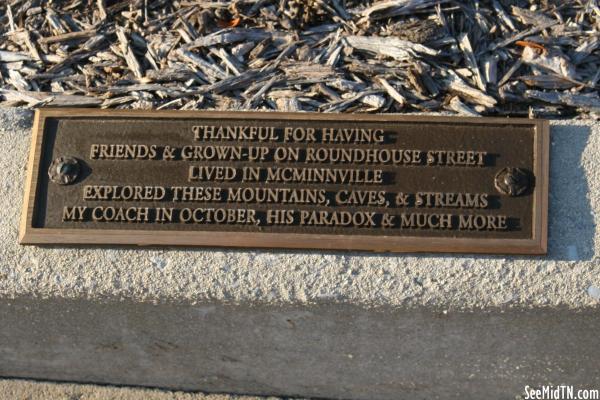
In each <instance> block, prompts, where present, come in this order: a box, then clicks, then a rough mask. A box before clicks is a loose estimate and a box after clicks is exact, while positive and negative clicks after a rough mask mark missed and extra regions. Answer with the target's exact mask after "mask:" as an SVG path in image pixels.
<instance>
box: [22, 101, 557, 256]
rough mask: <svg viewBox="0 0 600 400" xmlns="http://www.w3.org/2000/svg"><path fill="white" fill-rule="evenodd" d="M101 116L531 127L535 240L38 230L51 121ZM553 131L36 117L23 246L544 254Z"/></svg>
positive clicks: (536, 124) (69, 112) (415, 118)
mask: <svg viewBox="0 0 600 400" xmlns="http://www.w3.org/2000/svg"><path fill="white" fill-rule="evenodd" d="M53 117H60V118H76V117H96V118H102V117H104V118H114V117H121V118H122V117H129V118H132V119H135V118H144V119H148V118H169V119H179V118H188V119H189V118H203V119H221V118H231V117H235V118H247V119H249V120H251V119H257V120H264V119H278V120H294V121H307V120H311V121H354V122H362V121H369V122H373V121H375V122H376V121H379V122H395V121H398V122H400V121H402V122H407V121H408V122H435V123H453V124H456V123H460V124H467V125H469V124H480V125H481V124H502V123H510V124H512V125H526V126H529V127H533V128H534V155H533V156H534V157H533V159H534V174H535V177H536V186H535V189H534V194H533V196H534V198H533V211H532V212H533V218H532V228H533V229H532V230H533V235H532V238H531V239H485V238H448V237H411V236H386V235H377V236H375V235H327V234H306V233H265V232H224V231H221V232H219V231H204V232H203V231H160V230H154V231H153V230H127V229H51V228H34V227H33V211H34V207H35V199H36V197H37V191H38V179H39V174H40V171H39V167H40V165H39V164H40V159H41V155H42V154H41V153H42V149H43V140H44V127H45V122H46V119H47V118H53ZM549 143H550V128H549V123H548V121H546V120H533V119H524V118H510V119H508V118H466V117H438V116H422V115H393V114H392V115H390V114H387V115H386V114H379V115H373V114H359V115H356V114H354V115H350V114H321V113H279V112H216V111H214V112H213V111H156V110H151V111H132V110H100V109H77V108H44V109H39V110H37V111H36V113H35V121H34V124H33V134H32V143H31V148H30V154H29V162H28V170H27V182H26V187H25V199H24V203H23V211H22V216H21V225H20V232H19V240H20V243H21V244H38V245H41V244H87V245H102V244H104V245H106V244H113V245H138V246H159V245H160V246H207V247H251V248H288V249H321V250H368V251H375V252H441V253H496V254H532V255H533V254H545V253H546V251H547V236H548V179H549Z"/></svg>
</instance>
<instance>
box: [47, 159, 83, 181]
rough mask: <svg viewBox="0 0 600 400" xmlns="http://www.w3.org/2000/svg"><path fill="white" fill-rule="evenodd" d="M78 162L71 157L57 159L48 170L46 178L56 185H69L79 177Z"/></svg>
mask: <svg viewBox="0 0 600 400" xmlns="http://www.w3.org/2000/svg"><path fill="white" fill-rule="evenodd" d="M79 169H80V168H79V162H78V161H77V159H75V158H73V157H58V158H57V159H55V160H54V161H52V164H50V168H48V177H49V178H50V180H51V181H52V182H54V183H56V184H58V185H70V184H71V183H73V182H75V180H76V179H77V176H78V175H79Z"/></svg>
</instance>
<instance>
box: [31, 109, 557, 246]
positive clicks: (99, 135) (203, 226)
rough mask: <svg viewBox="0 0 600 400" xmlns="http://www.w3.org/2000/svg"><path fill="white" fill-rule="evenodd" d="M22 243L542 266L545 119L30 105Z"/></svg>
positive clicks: (545, 170) (545, 222)
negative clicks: (490, 259) (287, 251)
mask: <svg viewBox="0 0 600 400" xmlns="http://www.w3.org/2000/svg"><path fill="white" fill-rule="evenodd" d="M33 131H34V132H33V143H32V147H31V155H30V161H29V171H28V172H29V174H28V181H27V193H26V195H25V206H24V211H23V218H22V224H21V243H23V244H44V243H46V244H51V243H72V244H73V243H75V244H137V245H186V246H196V245H197V246H228V247H229V246H231V247H272V248H275V247H278V248H318V249H353V250H373V251H397V252H403V251H407V252H408V251H410V252H413V251H431V252H433V251H435V252H484V253H522V254H543V253H545V252H546V237H547V200H548V143H549V129H548V123H547V122H546V121H540V120H527V119H500V118H493V119H484V118H445V117H430V116H396V115H332V114H311V113H299V114H283V113H255V112H180V111H114V110H110V111H108V110H107V111H104V110H88V109H43V110H38V111H37V113H36V119H35V125H34V128H33Z"/></svg>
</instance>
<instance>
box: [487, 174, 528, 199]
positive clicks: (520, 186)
mask: <svg viewBox="0 0 600 400" xmlns="http://www.w3.org/2000/svg"><path fill="white" fill-rule="evenodd" d="M529 185H530V180H529V174H528V173H527V171H526V170H524V169H521V168H510V167H507V168H503V169H501V170H500V171H499V172H498V173H497V174H496V177H495V179H494V186H496V190H498V192H500V193H502V194H505V195H508V196H513V197H514V196H520V195H522V194H523V193H525V192H526V191H527V189H529Z"/></svg>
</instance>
